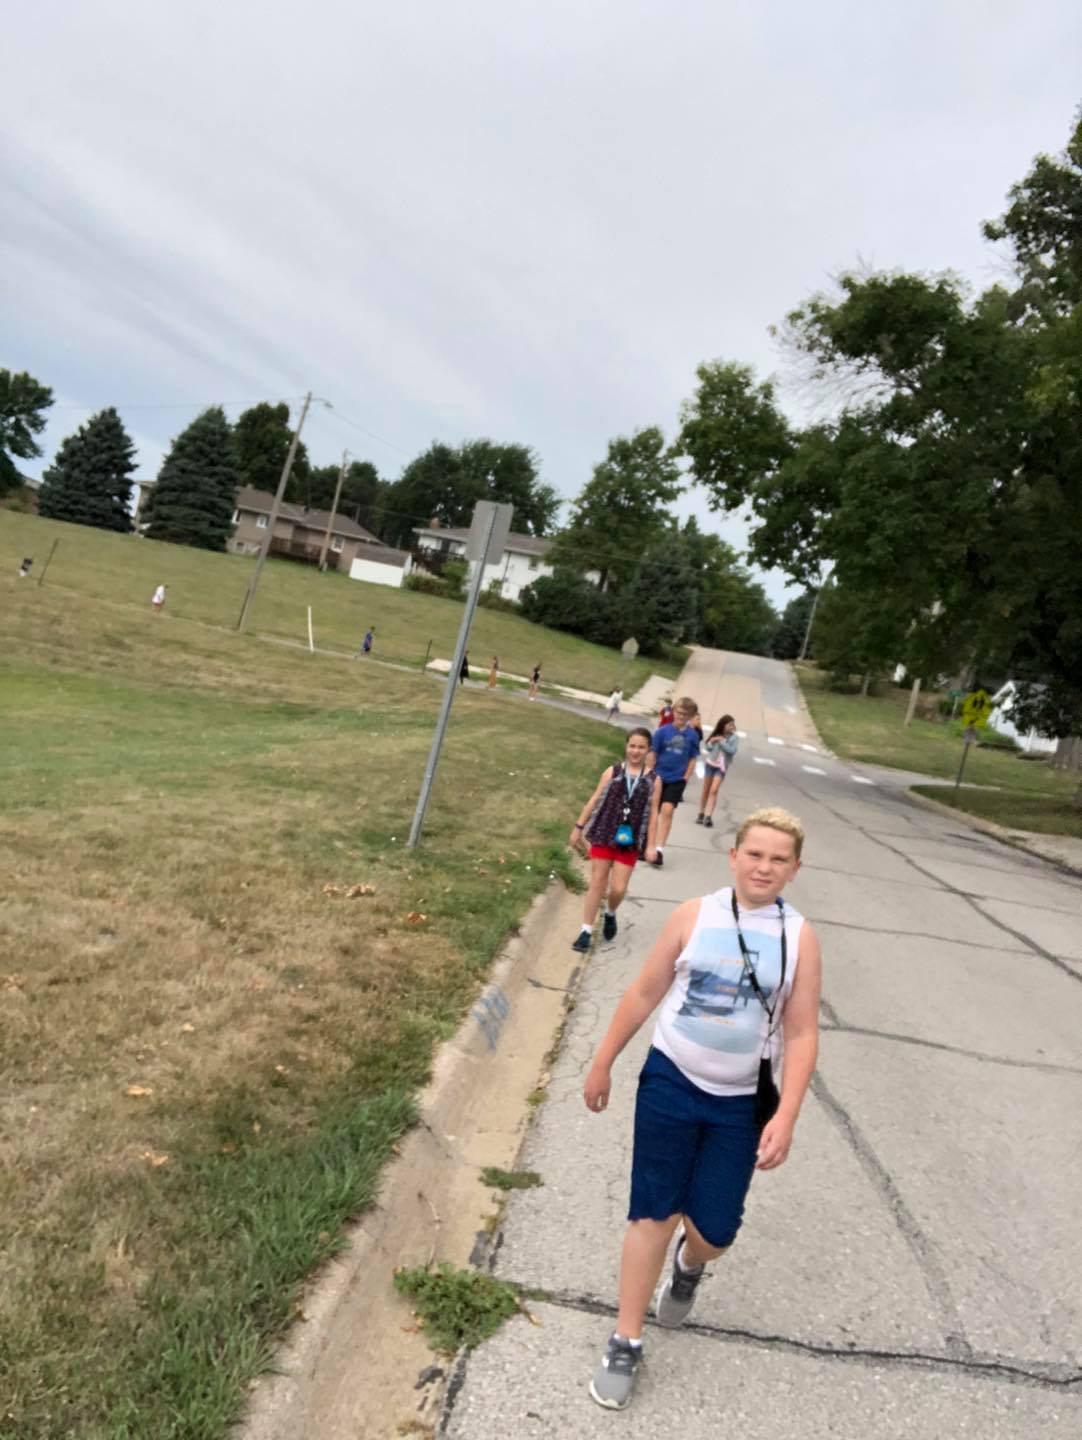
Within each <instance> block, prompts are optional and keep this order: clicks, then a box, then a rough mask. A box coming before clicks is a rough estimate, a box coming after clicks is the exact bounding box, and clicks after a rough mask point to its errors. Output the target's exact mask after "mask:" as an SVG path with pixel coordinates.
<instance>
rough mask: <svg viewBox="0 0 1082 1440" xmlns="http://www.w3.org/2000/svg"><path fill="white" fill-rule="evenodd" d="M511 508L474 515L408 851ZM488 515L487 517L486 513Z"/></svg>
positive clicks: (487, 506) (485, 506) (484, 507)
mask: <svg viewBox="0 0 1082 1440" xmlns="http://www.w3.org/2000/svg"><path fill="white" fill-rule="evenodd" d="M511 508H512V507H511V506H510V505H496V504H494V503H493V502H492V501H491V500H480V501H478V503H477V507H476V509H475V511H474V517H475V528H474V531H473V533H474V534H476V535H477V536H478V539H479V541H480V547H481V548H480V554H479V555H478V557H477V560H476V567H477V568H476V569H475V571H474V575H473V581H472V583H471V585H470V589H469V593H468V595H467V596H466V606H465V609H464V610H463V612H462V624H461V625H460V626H459V627H458V640H457V642H456V644H455V654H454V659H453V660H452V661H451V668H450V670H449V671H448V672H447V684H446V685H445V687H444V691H443V704H442V705H441V706H440V715H439V719H438V720H437V721H436V733H435V734H434V735H433V737H432V748H431V749H430V750H429V752H428V762H427V764H426V765H425V773H424V779H423V780H422V781H421V793H420V795H418V797H417V809H416V811H415V812H414V815H413V824H412V825H411V826H410V833H409V839H408V840H407V841H406V847H407V849H409V850H416V848H417V846H418V844H419V843H420V839H421V831H422V829H423V828H424V823H425V811H426V810H427V809H428V801H429V797H430V795H431V794H432V784H433V781H434V780H435V778H436V766H437V765H438V764H439V761H440V749H441V748H442V746H443V737H444V734H445V733H446V730H447V721H448V719H449V718H450V715H451V705H452V702H453V701H454V698H455V690H456V689H457V687H458V677H459V674H460V672H461V669H462V657H463V656H464V655H465V653H466V646H467V644H468V643H469V638H470V626H471V625H472V624H473V616H474V611H475V610H476V609H477V601H478V599H479V598H480V595H481V585H482V583H483V582H484V578H485V565H486V563H487V562H488V560H489V551H490V550H492V549H494V548H495V549H496V551H497V554H499V553H500V552H501V551H502V550H503V547H504V545H505V544H506V542H507V532H508V529H509V527H510V524H511ZM479 511H480V512H481V515H480V519H481V521H482V525H483V528H482V527H481V526H477V525H476V520H477V517H478V512H479ZM486 511H487V513H486ZM494 537H499V538H498V540H497V545H496V546H493V543H492V542H493V538H494Z"/></svg>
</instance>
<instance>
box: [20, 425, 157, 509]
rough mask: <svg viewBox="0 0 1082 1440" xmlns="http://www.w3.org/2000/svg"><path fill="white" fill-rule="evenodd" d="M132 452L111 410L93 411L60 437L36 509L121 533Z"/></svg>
mask: <svg viewBox="0 0 1082 1440" xmlns="http://www.w3.org/2000/svg"><path fill="white" fill-rule="evenodd" d="M134 455H135V446H134V444H133V443H132V441H131V439H130V438H129V436H128V433H127V431H126V430H125V429H124V425H123V422H122V421H121V419H120V416H119V415H118V414H117V412H116V411H115V410H113V409H111V408H110V409H108V410H102V411H99V413H98V414H97V415H92V416H91V417H90V419H89V420H88V421H87V422H86V424H85V425H81V426H80V427H79V429H78V430H77V431H76V432H75V434H74V435H69V436H68V437H67V439H66V440H64V441H63V442H62V443H61V445H60V449H59V450H58V451H57V452H56V459H55V460H54V461H53V463H52V464H51V465H50V466H49V468H48V470H46V471H45V474H44V475H43V477H42V482H41V489H40V491H39V492H38V510H39V513H40V514H42V515H45V516H47V517H48V518H49V519H51V520H68V521H70V522H71V523H72V524H74V525H94V526H97V528H98V529H99V530H118V531H120V532H121V533H122V534H126V533H127V532H128V531H129V530H130V529H131V528H132V517H131V492H132V482H131V477H132V475H133V474H134V473H135V460H134V458H133V457H134Z"/></svg>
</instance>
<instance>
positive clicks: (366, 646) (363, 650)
mask: <svg viewBox="0 0 1082 1440" xmlns="http://www.w3.org/2000/svg"><path fill="white" fill-rule="evenodd" d="M375 634H376V627H375V626H374V625H369V627H368V629H367V630H366V631H365V632H364V639H363V640H362V641H361V643H360V646H359V648H358V649H357V651H356V653H355V654H354V656H353V658H354V660H356V658H357V656H358V655H370V654H371V653H372V641H373V640H374V639H375Z"/></svg>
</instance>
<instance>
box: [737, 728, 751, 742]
mask: <svg viewBox="0 0 1082 1440" xmlns="http://www.w3.org/2000/svg"><path fill="white" fill-rule="evenodd" d="M736 733H737V734H738V735H739V736H740V738H741V740H746V739H747V738H748V732H747V731H746V730H738V731H737V732H736Z"/></svg>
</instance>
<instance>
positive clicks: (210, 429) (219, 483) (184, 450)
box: [147, 405, 240, 550]
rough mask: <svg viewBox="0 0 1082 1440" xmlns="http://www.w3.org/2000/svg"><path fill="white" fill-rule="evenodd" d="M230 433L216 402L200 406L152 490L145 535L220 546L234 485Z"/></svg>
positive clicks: (228, 527) (228, 529) (229, 527)
mask: <svg viewBox="0 0 1082 1440" xmlns="http://www.w3.org/2000/svg"><path fill="white" fill-rule="evenodd" d="M239 483H240V479H239V476H238V474H237V465H236V456H235V453H234V449H233V433H232V430H231V429H230V425H229V421H228V420H227V419H226V418H225V412H224V410H222V409H221V407H220V406H217V405H215V406H213V407H212V408H211V409H209V410H204V412H203V414H202V415H200V416H199V417H198V418H197V419H195V420H193V421H192V423H191V424H190V425H189V426H188V428H187V429H186V430H184V431H182V432H181V434H180V435H178V436H177V438H176V439H175V440H174V441H173V444H172V446H171V447H170V450H169V454H168V455H167V456H166V457H165V460H164V461H163V463H162V468H161V470H160V471H159V473H158V483H157V484H156V485H155V486H154V489H153V491H152V492H151V496H150V501H149V523H148V526H147V534H148V535H149V536H150V538H151V539H152V540H171V541H173V542H174V543H175V544H178V545H194V546H197V547H198V548H199V549H201V550H224V549H225V545H226V541H227V540H228V539H229V536H230V535H231V534H232V531H233V510H234V507H235V505H236V497H237V488H238V485H239Z"/></svg>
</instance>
